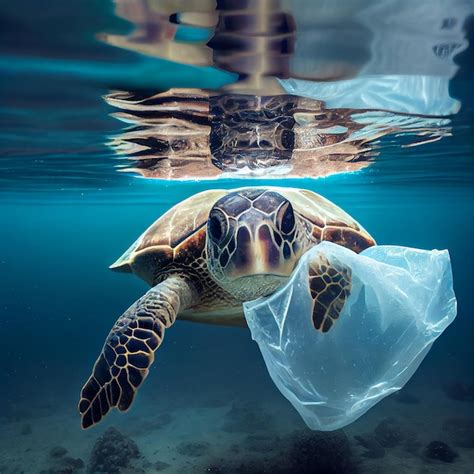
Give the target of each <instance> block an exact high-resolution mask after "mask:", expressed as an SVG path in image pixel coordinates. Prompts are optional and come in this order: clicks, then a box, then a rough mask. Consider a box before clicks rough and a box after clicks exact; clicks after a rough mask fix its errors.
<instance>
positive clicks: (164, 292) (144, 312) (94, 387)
mask: <svg viewBox="0 0 474 474" xmlns="http://www.w3.org/2000/svg"><path fill="white" fill-rule="evenodd" d="M196 300H197V294H196V290H195V289H194V287H193V286H192V284H191V283H189V282H188V281H186V280H185V279H183V278H181V277H175V276H173V277H169V278H168V279H167V280H165V281H164V282H162V283H160V284H158V285H156V286H155V287H153V288H152V289H151V290H149V291H148V292H147V293H146V294H145V295H143V296H142V297H141V298H140V299H139V300H137V301H136V302H135V303H134V304H133V305H132V306H130V308H128V310H127V311H125V313H124V314H123V315H122V316H121V317H120V318H119V319H118V321H117V322H116V323H115V325H114V327H113V328H112V330H111V331H110V333H109V335H108V337H107V339H106V341H105V344H104V347H103V348H102V352H101V354H100V356H99V358H98V359H97V361H96V363H95V365H94V369H93V371H92V375H91V376H90V377H89V380H88V381H87V382H86V384H85V385H84V387H83V389H82V392H81V400H80V402H79V411H80V413H81V417H82V422H81V424H82V427H83V428H88V427H89V426H92V425H94V424H96V423H98V422H99V421H100V420H101V419H102V418H103V417H104V416H105V415H106V414H107V413H108V412H109V410H110V409H111V408H113V407H117V408H118V409H119V410H120V411H126V410H127V409H128V408H129V407H130V405H131V404H132V402H133V399H134V397H135V393H136V391H137V390H138V388H139V387H140V385H141V384H142V382H143V380H144V379H145V377H146V376H147V375H148V371H149V368H150V366H151V364H152V363H153V360H154V352H155V351H156V349H157V348H158V347H159V346H160V344H161V342H162V340H163V337H164V331H165V329H166V328H169V327H170V326H171V325H172V324H173V323H174V322H175V320H176V316H177V315H178V313H179V312H180V311H183V310H184V309H186V308H188V307H189V306H192V305H193V304H194V303H195V302H196Z"/></svg>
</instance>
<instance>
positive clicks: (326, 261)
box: [308, 253, 352, 332]
mask: <svg viewBox="0 0 474 474" xmlns="http://www.w3.org/2000/svg"><path fill="white" fill-rule="evenodd" d="M308 280H309V290H310V293H311V298H312V299H313V314H312V317H313V324H314V327H315V328H316V329H317V330H318V331H321V332H328V331H329V330H330V329H331V328H332V327H333V325H334V323H335V322H336V321H337V319H338V318H339V316H340V314H341V311H342V308H343V307H344V304H345V303H346V300H347V298H348V297H349V294H350V292H351V287H352V270H351V269H350V268H349V267H348V266H346V265H344V264H343V263H341V262H340V261H339V260H338V259H337V258H335V257H333V256H331V257H330V258H329V257H327V256H325V255H323V254H322V253H316V255H315V256H314V257H312V258H311V259H310V261H309V268H308Z"/></svg>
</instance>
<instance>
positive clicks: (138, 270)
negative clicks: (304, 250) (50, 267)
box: [110, 186, 375, 285]
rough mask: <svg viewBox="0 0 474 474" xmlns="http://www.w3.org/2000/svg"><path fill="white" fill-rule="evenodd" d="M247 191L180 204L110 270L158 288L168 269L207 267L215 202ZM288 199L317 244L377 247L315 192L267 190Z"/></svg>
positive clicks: (200, 197) (201, 196)
mask: <svg viewBox="0 0 474 474" xmlns="http://www.w3.org/2000/svg"><path fill="white" fill-rule="evenodd" d="M245 189H254V188H239V189H229V190H225V189H215V190H209V191H204V192H202V193H198V194H195V195H194V196H191V197H190V198H188V199H185V200H184V201H182V202H180V203H178V204H176V205H175V206H174V207H172V208H171V209H170V210H169V211H167V212H166V213H165V214H163V215H162V216H161V217H160V218H158V219H157V220H156V221H155V222H154V223H153V224H152V225H151V226H150V227H149V228H148V229H147V230H146V231H145V232H144V233H143V234H142V235H141V236H140V237H139V238H138V239H137V240H136V241H135V242H134V243H133V244H132V246H131V247H130V248H129V249H128V250H127V251H126V252H125V253H124V254H123V255H122V256H121V257H120V258H119V259H118V260H117V261H116V262H115V263H114V264H112V265H111V266H110V268H111V269H113V270H117V271H122V272H133V273H135V274H136V275H138V276H139V277H140V278H142V279H143V280H145V281H146V282H148V283H149V284H150V285H153V284H156V282H157V279H158V277H159V275H160V274H163V272H166V269H167V268H172V269H174V270H175V269H179V268H181V269H182V271H183V273H186V272H189V271H191V272H192V271H193V269H194V270H195V271H196V274H197V275H198V276H199V274H200V270H201V271H202V269H203V267H206V262H205V261H204V259H205V253H204V249H205V242H206V224H207V219H208V216H209V212H210V211H211V209H212V206H213V205H214V203H215V202H216V201H217V200H218V199H220V198H221V197H223V196H225V195H226V194H228V193H231V192H238V191H242V190H245ZM265 190H268V191H275V192H278V193H280V194H281V195H282V196H284V197H285V198H287V199H288V200H289V201H290V202H291V203H292V206H293V209H294V211H295V212H296V213H297V214H299V215H300V216H301V217H302V218H303V220H304V221H305V222H306V224H307V230H308V233H311V235H312V236H313V238H314V240H315V241H316V242H319V241H321V240H330V241H332V242H334V243H336V244H339V245H343V246H344V247H347V248H350V249H351V250H353V251H355V252H361V251H362V250H364V249H365V248H367V247H369V246H371V245H374V244H375V241H374V239H373V238H372V237H371V236H370V235H369V234H368V232H367V231H366V230H365V229H364V228H363V227H362V226H361V225H360V224H359V223H358V222H357V221H355V220H354V219H353V218H352V217H351V216H349V214H347V213H346V212H344V211H343V210H342V209H341V208H339V207H338V206H336V205H335V204H333V203H332V202H331V201H328V200H327V199H325V198H323V197H322V196H320V195H319V194H316V193H313V192H312V191H308V190H304V189H296V188H280V187H273V186H266V187H265Z"/></svg>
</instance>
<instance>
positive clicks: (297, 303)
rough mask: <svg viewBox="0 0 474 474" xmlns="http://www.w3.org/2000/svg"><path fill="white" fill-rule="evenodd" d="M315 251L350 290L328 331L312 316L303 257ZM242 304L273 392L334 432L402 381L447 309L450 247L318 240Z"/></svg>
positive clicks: (451, 311) (444, 322)
mask: <svg viewBox="0 0 474 474" xmlns="http://www.w3.org/2000/svg"><path fill="white" fill-rule="evenodd" d="M318 252H322V253H323V254H324V255H325V256H328V257H335V258H337V259H338V260H339V262H342V263H343V264H345V265H347V266H349V267H350V268H351V269H352V289H351V293H350V296H349V297H348V299H347V301H346V303H345V305H344V308H343V310H342V312H341V314H340V316H339V318H338V320H337V321H336V322H335V324H334V327H333V328H332V329H331V330H330V331H329V332H327V333H322V332H320V331H317V330H315V328H314V326H313V322H312V318H311V303H312V301H311V297H310V293H309V287H308V280H307V272H308V261H309V259H311V258H312V257H314V255H316V253H318ZM244 310H245V317H246V319H247V323H248V325H249V328H250V330H251V333H252V338H253V339H254V340H255V341H256V342H257V343H258V345H259V347H260V350H261V352H262V355H263V357H264V359H265V363H266V366H267V369H268V371H269V373H270V376H271V377H272V379H273V381H274V382H275V384H276V385H277V387H278V388H279V390H280V391H281V392H282V394H283V395H284V396H285V397H286V398H287V399H288V400H289V401H290V402H291V403H292V404H293V406H294V407H295V408H296V409H297V410H298V412H299V413H300V415H301V416H302V417H303V419H304V421H305V422H306V424H307V425H308V426H309V427H310V428H312V429H314V430H335V429H338V428H341V427H343V426H346V425H348V424H350V423H352V422H353V421H354V420H356V419H357V418H359V417H360V416H361V415H363V414H364V413H365V412H366V411H367V410H369V409H370V408H371V407H372V406H374V405H375V404H376V403H377V402H379V401H380V400H382V399H383V398H384V397H386V396H387V395H389V394H391V393H393V392H395V391H397V390H399V389H400V388H401V387H403V385H404V384H405V383H406V382H407V381H408V380H409V379H410V377H411V376H412V375H413V374H414V372H415V371H416V369H417V368H418V366H419V365H420V363H421V361H422V360H423V358H424V357H425V356H426V354H427V353H428V351H429V350H430V347H431V345H432V343H433V342H434V341H435V340H436V338H438V337H439V336H440V334H441V333H442V332H443V331H444V330H445V329H446V327H447V326H448V325H449V324H450V323H451V322H452V321H453V319H454V318H455V317H456V298H455V295H454V291H453V280H452V274H451V263H450V259H449V254H448V252H447V251H446V250H443V251H438V250H433V251H425V250H417V249H410V248H405V247H397V246H374V247H370V248H368V249H367V250H365V251H364V252H362V253H361V254H359V255H358V254H356V253H354V252H352V251H351V250H348V249H346V248H343V247H341V246H339V245H336V244H333V243H330V242H322V243H320V244H319V245H317V246H316V247H314V248H313V249H311V250H310V251H308V252H307V253H306V254H305V255H304V256H303V257H302V258H301V260H300V262H299V264H298V266H297V268H296V269H295V271H294V272H293V275H292V277H291V279H290V281H289V282H288V283H287V284H286V285H285V286H284V287H282V288H281V289H280V290H279V291H277V292H276V293H274V294H273V295H271V296H270V297H267V298H260V299H258V300H255V301H251V302H248V303H245V305H244Z"/></svg>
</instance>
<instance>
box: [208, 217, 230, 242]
mask: <svg viewBox="0 0 474 474" xmlns="http://www.w3.org/2000/svg"><path fill="white" fill-rule="evenodd" d="M207 228H208V231H209V235H210V237H211V239H212V240H213V241H214V242H216V243H219V242H222V240H223V239H224V237H225V235H226V234H227V219H226V218H225V216H224V214H223V213H222V212H221V211H219V210H217V209H215V210H214V211H213V212H212V213H211V215H210V216H209V222H208V224H207Z"/></svg>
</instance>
